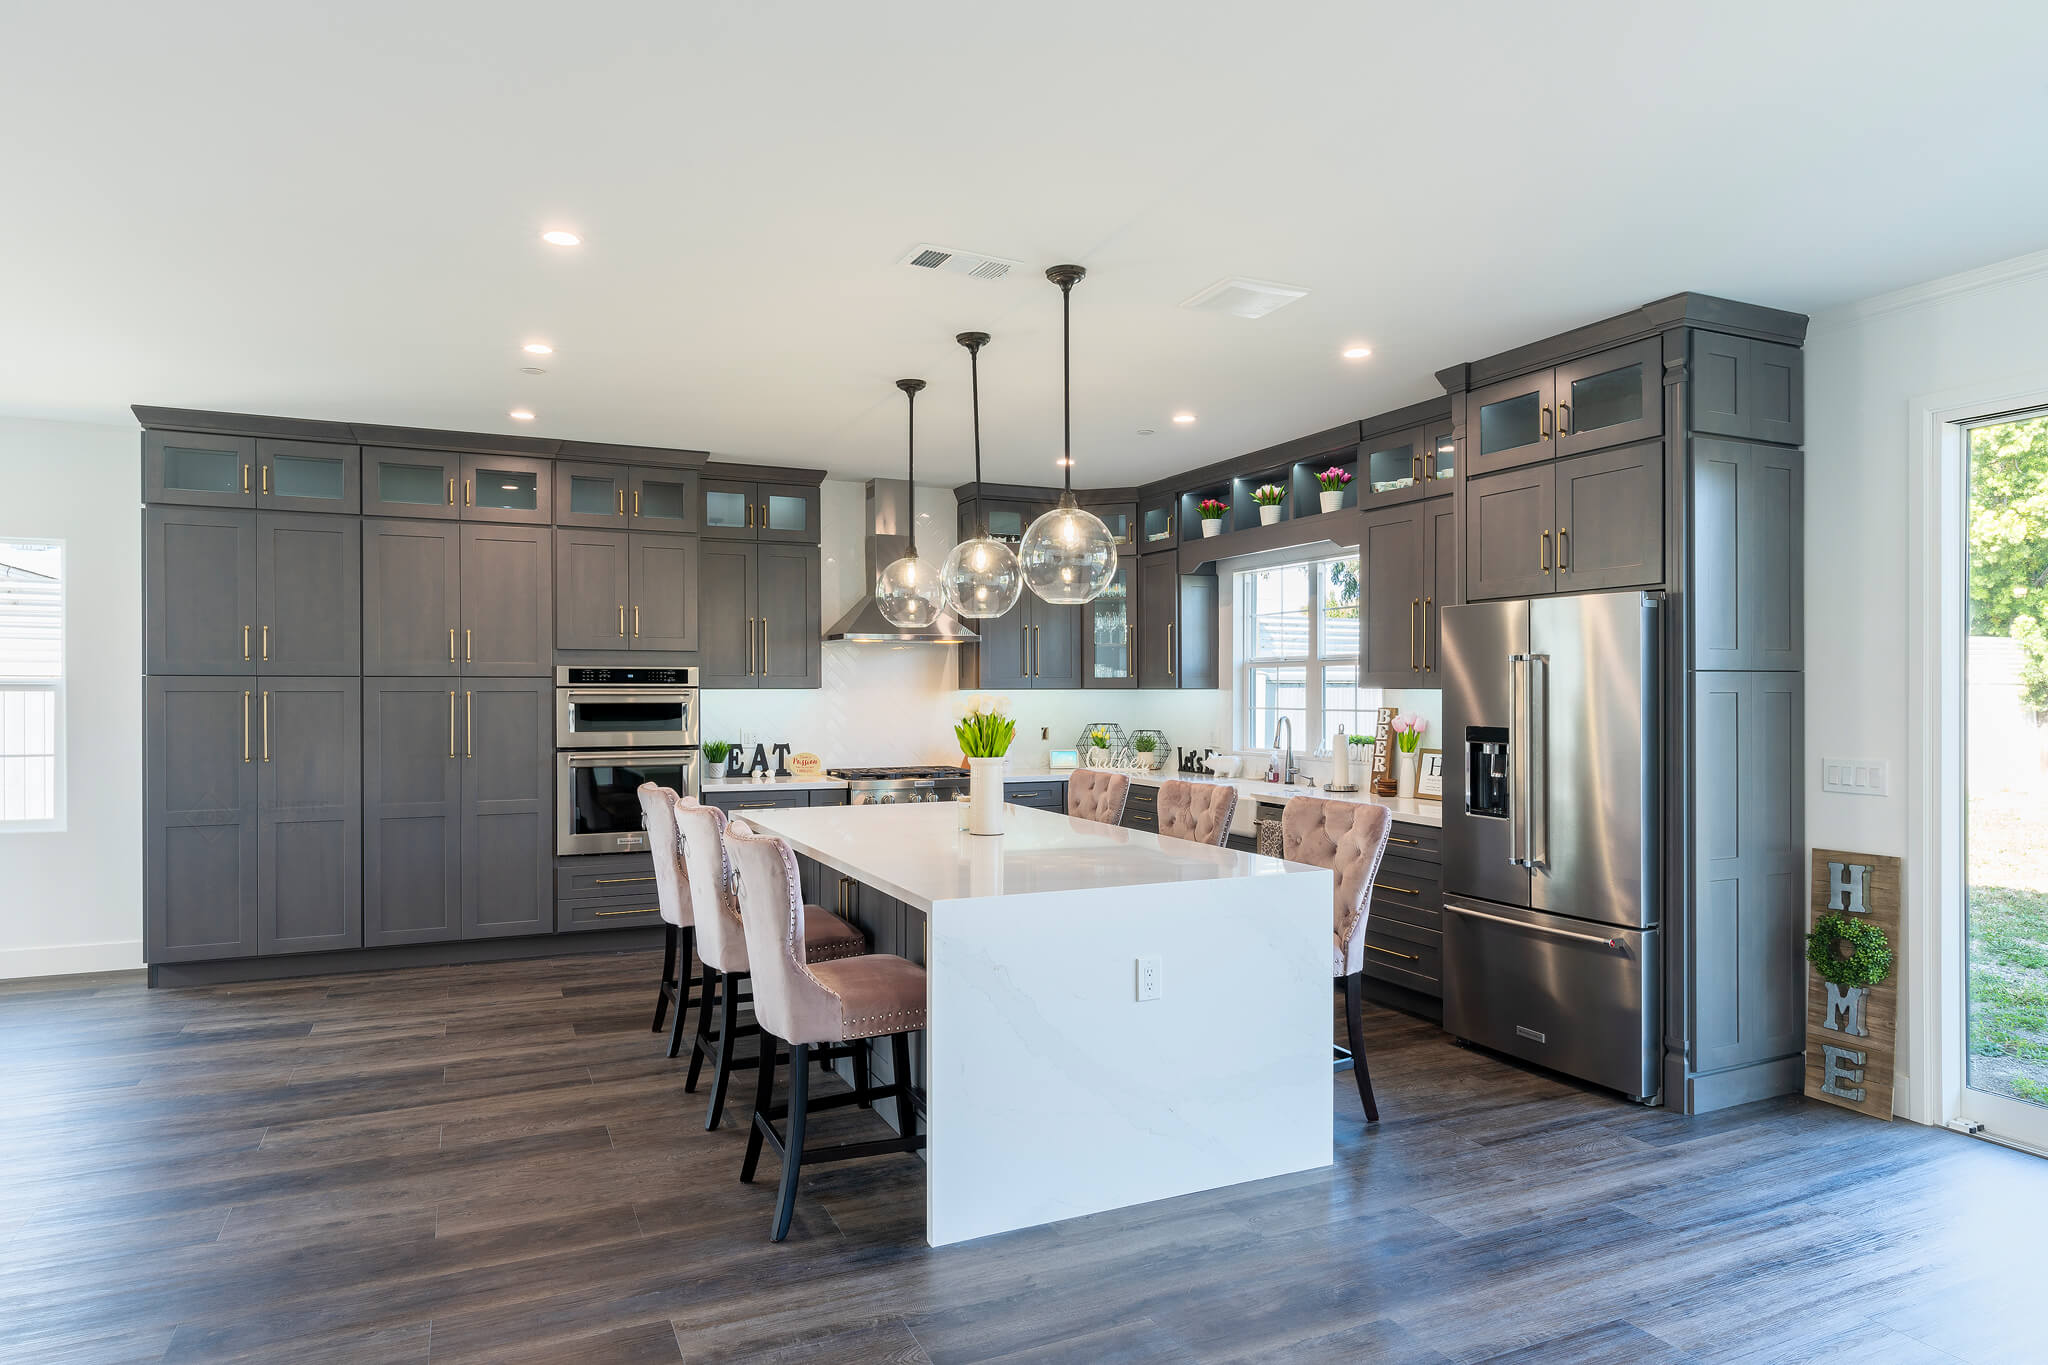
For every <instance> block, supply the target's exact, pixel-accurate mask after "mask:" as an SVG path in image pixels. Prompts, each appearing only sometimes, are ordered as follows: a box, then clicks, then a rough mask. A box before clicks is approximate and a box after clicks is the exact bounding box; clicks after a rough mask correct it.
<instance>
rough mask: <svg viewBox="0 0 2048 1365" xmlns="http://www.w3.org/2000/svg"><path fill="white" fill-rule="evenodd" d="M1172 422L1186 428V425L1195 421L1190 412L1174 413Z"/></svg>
mask: <svg viewBox="0 0 2048 1365" xmlns="http://www.w3.org/2000/svg"><path fill="white" fill-rule="evenodd" d="M1173 420H1174V421H1176V422H1178V423H1180V424H1181V425H1182V426H1186V425H1187V424H1188V423H1190V422H1192V421H1194V420H1195V415H1194V414H1193V413H1192V412H1176V413H1175V414H1174V415H1173Z"/></svg>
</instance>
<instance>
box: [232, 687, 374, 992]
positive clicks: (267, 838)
mask: <svg viewBox="0 0 2048 1365" xmlns="http://www.w3.org/2000/svg"><path fill="white" fill-rule="evenodd" d="M362 686H363V685H362V682H361V681H360V680H359V679H356V678H264V679H263V680H262V684H261V690H260V691H259V693H258V697H257V701H258V709H257V716H258V725H259V739H258V759H257V764H256V774H257V791H258V793H259V795H258V808H259V812H260V815H259V819H258V824H257V830H258V836H257V850H256V862H257V868H258V879H257V894H256V951H257V952H259V953H263V954H271V953H308V952H318V951H323V950H327V949H333V948H360V947H361V946H362V944H363V823H362V822H363V786H362V771H363V770H362V729H363V699H362Z"/></svg>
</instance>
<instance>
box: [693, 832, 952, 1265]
mask: <svg viewBox="0 0 2048 1365" xmlns="http://www.w3.org/2000/svg"><path fill="white" fill-rule="evenodd" d="M725 847H726V851H727V854H728V856H729V857H730V858H731V860H732V868H733V882H734V885H735V887H736V889H737V891H738V895H739V903H740V920H741V923H742V924H743V925H744V927H745V931H746V936H747V956H748V959H749V960H750V961H751V962H752V963H753V976H754V1017H755V1018H756V1019H758V1020H759V1021H760V1023H761V1064H760V1088H759V1089H758V1090H757V1091H756V1092H755V1095H754V1119H753V1128H752V1131H751V1132H749V1133H748V1134H747V1156H746V1161H745V1163H744V1164H743V1165H742V1166H741V1167H740V1179H741V1180H742V1181H744V1182H747V1183H749V1184H751V1183H752V1182H753V1179H754V1171H755V1169H756V1167H758V1166H759V1165H760V1161H761V1148H762V1146H763V1144H764V1143H765V1144H770V1145H773V1147H774V1148H775V1151H776V1154H777V1155H778V1156H780V1157H781V1158H782V1185H781V1189H780V1191H779V1193H778V1195H777V1198H776V1201H775V1215H774V1218H773V1220H772V1222H771V1223H770V1231H769V1237H770V1240H771V1241H777V1242H779V1241H781V1240H782V1239H783V1238H784V1237H786V1236H788V1235H789V1220H790V1215H791V1214H792V1213H793V1212H794V1211H795V1209H796V1189H797V1179H798V1175H799V1173H800V1172H801V1171H802V1169H803V1164H804V1161H805V1159H806V1157H807V1156H808V1159H809V1160H810V1161H812V1162H813V1163H815V1162H820V1161H847V1160H851V1159H853V1158H855V1157H866V1156H881V1155H883V1154H885V1153H890V1152H917V1151H922V1150H923V1148H924V1145H925V1139H924V1135H923V1134H922V1133H919V1132H918V1131H917V1104H916V1101H915V1099H914V1097H913V1095H912V1091H911V1084H910V1035H911V1034H912V1033H915V1032H917V1031H919V1030H921V1029H922V1028H923V1027H924V1019H925V976H924V968H922V967H920V966H918V965H917V964H916V963H914V962H912V961H910V960H909V959H908V958H902V957H897V956H895V955H893V954H890V953H869V954H867V955H865V956H862V957H849V958H841V959H839V960H837V961H834V962H814V961H810V960H807V958H806V957H805V954H804V951H803V943H804V932H805V930H804V903H803V895H802V892H801V889H800V886H799V883H798V879H797V869H796V855H795V854H793V853H792V852H791V851H790V847H789V845H788V844H787V843H785V842H783V841H782V840H781V839H777V838H773V837H771V836H768V835H763V834H756V833H754V832H753V831H752V830H751V829H750V828H749V827H748V826H747V825H745V824H743V823H741V822H739V821H734V822H733V824H732V825H731V826H729V827H728V828H727V830H726V835H725ZM870 1038H887V1039H888V1040H889V1043H890V1061H891V1066H892V1069H893V1071H894V1072H895V1075H894V1076H893V1078H892V1079H891V1083H890V1085H889V1087H888V1088H887V1089H886V1090H881V1091H874V1092H870V1093H868V1094H865V1095H864V1094H863V1093H862V1091H863V1090H864V1089H865V1087H861V1086H857V1087H856V1089H855V1091H854V1092H853V1093H850V1094H844V1095H828V1096H825V1097H823V1098H820V1099H815V1100H814V1099H812V1098H811V1092H810V1075H811V1068H810V1059H811V1050H812V1049H813V1048H815V1047H820V1046H827V1047H843V1046H849V1045H850V1046H852V1047H853V1048H855V1049H857V1050H858V1051H859V1052H865V1051H866V1048H867V1040H868V1039H870ZM778 1040H780V1042H781V1043H783V1044H787V1045H788V1047H789V1104H788V1105H787V1106H786V1109H785V1113H786V1114H787V1116H788V1131H787V1132H786V1133H779V1132H777V1131H776V1130H775V1110H774V1106H773V1103H772V1101H773V1100H774V1098H775V1054H776V1049H777V1044H778ZM856 1055H858V1053H857V1054H856ZM868 1099H894V1100H895V1101H896V1114H897V1122H898V1123H899V1124H900V1125H901V1126H902V1130H903V1131H902V1132H901V1133H900V1134H899V1135H898V1136H896V1137H893V1138H883V1139H880V1140H876V1141H870V1142H849V1143H842V1144H840V1145H839V1146H836V1147H827V1148H824V1149H823V1150H820V1151H815V1152H810V1153H806V1152H805V1151H804V1128H805V1124H806V1121H807V1119H808V1118H809V1116H810V1115H811V1113H812V1112H814V1111H816V1110H820V1109H832V1108H837V1107H839V1106H841V1105H845V1104H852V1103H856V1102H863V1101H865V1100H868Z"/></svg>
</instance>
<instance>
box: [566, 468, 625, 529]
mask: <svg viewBox="0 0 2048 1365" xmlns="http://www.w3.org/2000/svg"><path fill="white" fill-rule="evenodd" d="M632 476H633V471H632V470H630V469H628V468H626V467H625V466H624V465H616V464H573V463H571V462H570V461H568V460H557V461H556V462H555V525H557V526H585V527H589V528H590V529H592V530H597V531H603V530H614V529H616V530H624V529H625V528H626V526H627V525H628V523H629V522H630V520H631V518H630V517H629V515H628V513H627V502H628V498H627V493H628V489H627V485H628V484H630V483H631V482H632Z"/></svg>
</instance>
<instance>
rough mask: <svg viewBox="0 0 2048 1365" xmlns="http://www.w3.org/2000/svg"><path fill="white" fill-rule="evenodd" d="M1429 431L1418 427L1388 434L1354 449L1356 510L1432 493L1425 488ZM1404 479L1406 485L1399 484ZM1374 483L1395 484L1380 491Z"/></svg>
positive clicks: (1427, 487) (1366, 441) (1429, 444)
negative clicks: (1356, 449)
mask: <svg viewBox="0 0 2048 1365" xmlns="http://www.w3.org/2000/svg"><path fill="white" fill-rule="evenodd" d="M1430 454H1431V441H1430V433H1429V431H1428V430H1427V429H1426V428H1424V427H1422V426H1412V427H1406V428H1403V429H1402V430H1400V431H1390V432H1387V433H1385V434H1383V435H1380V436H1376V437H1372V438H1370V439H1368V440H1365V441H1362V442H1360V443H1359V446H1358V477H1357V478H1356V479H1355V480H1354V481H1353V487H1354V489H1355V490H1356V493H1357V498H1358V505H1359V506H1360V507H1384V506H1386V505H1387V504H1389V503H1397V502H1411V501H1413V500H1414V499H1416V498H1420V497H1425V496H1427V495H1428V494H1429V493H1431V492H1433V491H1435V490H1433V489H1432V488H1431V487H1430V486H1429V482H1428V470H1427V466H1428V464H1429V457H1430ZM1403 480H1406V482H1405V483H1404V482H1402V481H1403ZM1375 484H1390V485H1398V486H1397V487H1389V488H1386V489H1385V490H1384V491H1381V490H1379V489H1376V488H1375V487H1374V485H1375Z"/></svg>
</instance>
